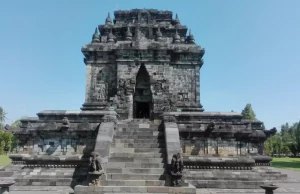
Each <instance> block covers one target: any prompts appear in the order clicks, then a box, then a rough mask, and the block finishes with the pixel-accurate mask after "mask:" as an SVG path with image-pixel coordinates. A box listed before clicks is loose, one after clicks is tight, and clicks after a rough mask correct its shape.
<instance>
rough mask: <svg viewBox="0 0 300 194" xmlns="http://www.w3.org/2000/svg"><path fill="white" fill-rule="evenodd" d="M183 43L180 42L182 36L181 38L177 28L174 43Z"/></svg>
mask: <svg viewBox="0 0 300 194" xmlns="http://www.w3.org/2000/svg"><path fill="white" fill-rule="evenodd" d="M180 42H181V41H180V36H179V34H178V32H177V28H176V32H175V35H174V38H173V43H175V44H176V43H180Z"/></svg>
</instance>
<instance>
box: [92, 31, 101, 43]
mask: <svg viewBox="0 0 300 194" xmlns="http://www.w3.org/2000/svg"><path fill="white" fill-rule="evenodd" d="M95 42H100V36H99V34H98V29H97V27H96V28H95V32H94V34H93V38H92V43H95Z"/></svg>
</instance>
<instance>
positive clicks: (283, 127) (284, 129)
mask: <svg viewBox="0 0 300 194" xmlns="http://www.w3.org/2000/svg"><path fill="white" fill-rule="evenodd" d="M289 128H290V126H289V124H288V123H285V124H284V125H281V133H285V132H288V130H289Z"/></svg>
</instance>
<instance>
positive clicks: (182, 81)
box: [0, 9, 286, 194]
mask: <svg viewBox="0 0 300 194" xmlns="http://www.w3.org/2000/svg"><path fill="white" fill-rule="evenodd" d="M81 51H82V53H83V55H84V63H85V65H86V93H85V102H84V104H83V105H82V107H81V110H78V111H68V110H46V111H41V112H39V113H37V116H38V117H26V118H23V119H22V120H21V122H22V124H21V126H20V128H11V127H7V128H8V129H9V130H11V131H13V132H14V134H15V136H16V137H17V139H18V142H17V146H16V149H15V151H14V153H13V154H11V155H10V158H11V159H12V165H10V166H7V167H5V168H4V169H2V171H1V172H0V176H1V178H2V179H7V180H11V179H13V180H14V181H15V184H14V185H13V186H12V187H11V190H16V191H26V190H27V191H32V190H40V191H42V190H51V191H53V193H55V192H58V191H64V192H67V193H76V194H83V193H91V194H96V193H195V192H196V188H220V189H225V188H227V189H236V188H251V189H256V188H259V186H260V185H261V184H266V183H269V182H270V181H272V183H274V182H276V181H283V180H285V179H286V175H284V174H281V173H279V172H277V171H275V170H274V169H272V168H271V167H269V165H270V161H271V158H270V157H268V156H265V155H263V143H264V141H265V140H266V138H267V137H268V136H269V135H271V134H272V131H271V130H265V131H264V130H262V124H263V123H262V122H261V121H258V120H256V121H249V120H243V119H242V115H241V114H240V113H233V112H205V111H204V109H203V107H202V105H201V101H200V69H201V67H202V65H203V59H202V58H203V56H204V53H205V50H204V49H203V48H202V47H201V46H200V45H197V44H196V43H195V37H194V36H193V34H192V31H191V30H189V29H188V27H187V26H185V25H183V24H181V22H180V20H179V17H178V16H177V14H176V16H175V17H174V15H173V13H172V12H171V11H158V10H155V9H133V10H121V11H115V12H114V18H111V17H110V15H109V14H108V16H107V18H106V19H105V23H104V24H103V25H99V26H98V27H97V28H96V29H95V32H94V34H93V35H92V40H91V42H90V43H88V44H86V45H85V46H83V47H82V49H81ZM203 84H205V83H203Z"/></svg>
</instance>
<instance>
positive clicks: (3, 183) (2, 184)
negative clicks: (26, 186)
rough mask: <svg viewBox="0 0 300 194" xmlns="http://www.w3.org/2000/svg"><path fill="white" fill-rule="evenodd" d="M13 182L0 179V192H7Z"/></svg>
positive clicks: (0, 193)
mask: <svg viewBox="0 0 300 194" xmlns="http://www.w3.org/2000/svg"><path fill="white" fill-rule="evenodd" d="M14 183H15V182H13V181H12V182H7V181H0V187H1V192H0V194H9V187H10V186H11V185H13V184H14Z"/></svg>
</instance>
